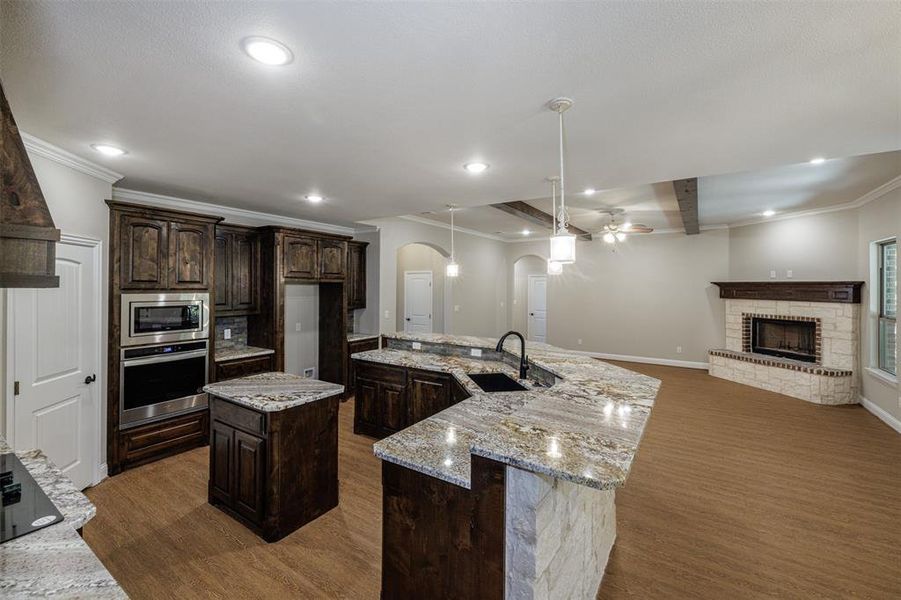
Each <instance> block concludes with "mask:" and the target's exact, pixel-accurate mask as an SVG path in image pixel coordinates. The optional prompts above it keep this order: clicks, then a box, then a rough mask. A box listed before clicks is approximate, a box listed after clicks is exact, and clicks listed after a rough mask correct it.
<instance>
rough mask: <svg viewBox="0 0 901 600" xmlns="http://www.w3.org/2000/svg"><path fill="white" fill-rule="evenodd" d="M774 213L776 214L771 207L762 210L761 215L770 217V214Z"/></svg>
mask: <svg viewBox="0 0 901 600" xmlns="http://www.w3.org/2000/svg"><path fill="white" fill-rule="evenodd" d="M775 214H776V211H775V210H773V209H772V208H770V209H767V210H765V211H763V216H764V217H772V216H773V215H775Z"/></svg>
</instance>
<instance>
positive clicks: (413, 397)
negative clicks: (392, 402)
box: [408, 371, 452, 425]
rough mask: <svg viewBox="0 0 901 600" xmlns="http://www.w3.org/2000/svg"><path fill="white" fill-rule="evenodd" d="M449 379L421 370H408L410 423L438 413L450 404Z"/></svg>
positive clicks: (445, 376)
mask: <svg viewBox="0 0 901 600" xmlns="http://www.w3.org/2000/svg"><path fill="white" fill-rule="evenodd" d="M450 383H451V382H450V379H449V378H448V376H447V375H436V374H434V373H426V372H423V371H410V384H409V386H408V387H409V390H410V394H409V398H410V402H409V406H410V424H411V425H412V424H413V423H418V422H419V421H422V420H423V419H427V418H428V417H431V416H432V415H434V414H435V413H439V412H441V411H442V410H444V409H445V408H447V407H448V406H450V405H451V404H452V401H451V386H450Z"/></svg>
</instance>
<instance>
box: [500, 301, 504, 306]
mask: <svg viewBox="0 0 901 600" xmlns="http://www.w3.org/2000/svg"><path fill="white" fill-rule="evenodd" d="M501 308H504V301H503V300H501Z"/></svg>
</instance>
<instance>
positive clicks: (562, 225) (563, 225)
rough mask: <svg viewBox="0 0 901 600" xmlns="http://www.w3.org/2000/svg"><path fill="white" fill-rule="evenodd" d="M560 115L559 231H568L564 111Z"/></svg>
mask: <svg viewBox="0 0 901 600" xmlns="http://www.w3.org/2000/svg"><path fill="white" fill-rule="evenodd" d="M558 114H559V115H560V218H559V223H558V227H559V229H560V231H559V233H567V225H568V223H567V221H569V219H568V218H567V216H568V215H567V214H566V183H565V179H566V176H565V174H564V162H563V111H560V112H559V113H558Z"/></svg>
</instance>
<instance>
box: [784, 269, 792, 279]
mask: <svg viewBox="0 0 901 600" xmlns="http://www.w3.org/2000/svg"><path fill="white" fill-rule="evenodd" d="M785 276H786V277H788V278H789V279H791V278H792V270H791V269H788V270H787V271H786V272H785Z"/></svg>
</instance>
